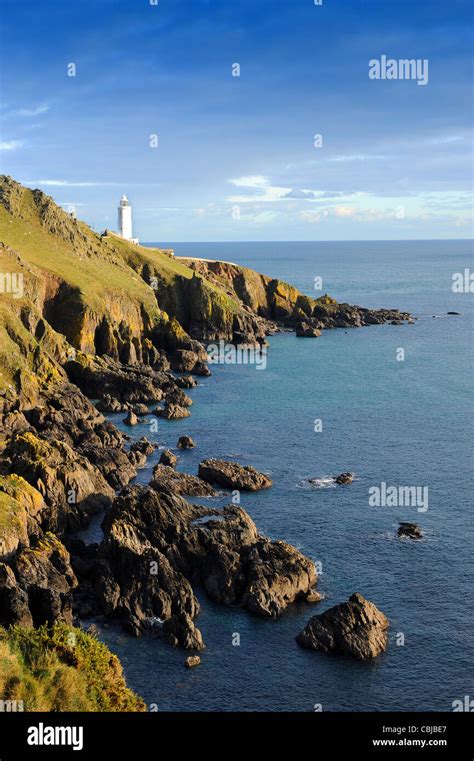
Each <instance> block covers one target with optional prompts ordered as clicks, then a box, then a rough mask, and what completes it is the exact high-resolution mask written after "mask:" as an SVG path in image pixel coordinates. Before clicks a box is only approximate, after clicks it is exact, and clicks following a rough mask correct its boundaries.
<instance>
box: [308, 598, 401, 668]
mask: <svg viewBox="0 0 474 761" xmlns="http://www.w3.org/2000/svg"><path fill="white" fill-rule="evenodd" d="M388 627H389V622H388V619H387V617H386V616H385V615H384V614H383V613H382V612H381V611H380V610H379V609H378V608H377V607H376V606H375V605H374V603H372V602H369V601H368V600H366V599H365V598H364V597H362V595H361V594H358V593H357V592H356V593H355V594H353V595H351V597H350V598H349V600H348V602H343V603H340V604H339V605H335V606H334V607H333V608H330V609H329V610H326V611H325V612H324V613H321V614H320V615H316V616H313V618H311V619H310V620H309V621H308V623H307V624H306V626H305V628H304V629H303V631H302V632H300V633H299V634H298V636H297V637H296V641H297V642H298V644H299V645H301V646H302V647H305V648H309V649H310V650H319V651H321V652H325V653H328V652H334V653H339V654H341V655H349V656H352V657H353V658H357V659H359V660H362V661H366V660H370V659H372V658H375V657H376V656H377V655H380V653H382V652H384V650H385V649H386V647H387V641H388V637H387V629H388Z"/></svg>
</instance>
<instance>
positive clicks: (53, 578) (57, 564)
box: [0, 533, 77, 626]
mask: <svg viewBox="0 0 474 761" xmlns="http://www.w3.org/2000/svg"><path fill="white" fill-rule="evenodd" d="M10 568H11V570H12V572H13V574H14V577H15V580H16V585H17V586H18V587H19V589H21V590H22V591H23V592H24V593H26V600H27V601H28V602H27V608H28V610H29V613H30V617H31V622H32V623H33V625H34V626H41V625H42V624H47V625H48V626H52V625H53V624H54V623H55V622H57V621H64V622H65V623H67V624H72V620H73V614H72V590H73V589H74V587H76V586H77V579H76V576H75V574H74V571H73V570H72V568H71V565H70V557H69V553H68V551H67V550H66V548H65V547H64V545H63V544H62V543H61V542H60V541H59V539H58V538H57V537H56V536H54V534H50V533H47V534H46V535H45V536H43V537H41V538H40V539H38V540H37V541H36V542H35V543H34V544H32V545H31V546H30V547H26V548H24V549H23V550H21V551H20V552H19V553H18V554H17V555H16V556H15V557H14V558H13V559H12V560H11V561H10ZM11 581H12V577H11V575H9V578H7V579H6V584H5V586H6V588H7V589H8V587H9V586H10V584H11ZM0 600H1V601H2V605H1V606H0V607H1V609H2V616H3V620H2V621H1V623H8V624H10V623H20V622H23V623H24V619H25V617H26V611H25V610H21V612H20V620H19V621H15V620H14V619H15V616H18V615H19V614H18V610H17V609H15V607H14V606H12V605H11V600H10V607H8V606H7V605H6V599H5V595H3V600H2V591H1V587H0ZM14 602H15V603H16V602H17V599H15V600H14Z"/></svg>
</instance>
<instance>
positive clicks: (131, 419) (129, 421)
mask: <svg viewBox="0 0 474 761" xmlns="http://www.w3.org/2000/svg"><path fill="white" fill-rule="evenodd" d="M123 422H124V423H125V425H137V424H138V418H137V416H136V415H135V413H134V412H132V410H130V412H129V413H128V415H127V417H126V418H124V421H123Z"/></svg>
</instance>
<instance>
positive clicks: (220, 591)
mask: <svg viewBox="0 0 474 761" xmlns="http://www.w3.org/2000/svg"><path fill="white" fill-rule="evenodd" d="M407 318H408V315H404V314H401V313H399V312H396V311H386V310H380V311H375V312H374V311H370V310H365V309H363V308H360V307H352V306H349V305H347V304H337V303H336V302H335V301H334V300H333V299H331V298H330V297H328V296H325V297H323V298H321V299H317V300H313V299H311V298H309V297H308V296H304V295H302V294H300V293H299V292H298V291H297V290H296V289H295V288H293V287H292V286H290V285H287V284H285V283H282V282H280V281H278V280H274V279H271V278H269V277H266V276H264V275H260V274H258V273H256V272H253V271H251V270H248V269H246V268H243V267H238V266H236V265H231V264H227V263H224V262H204V261H199V260H198V261H195V260H189V261H187V260H179V259H176V258H174V257H172V256H170V255H169V252H165V251H162V250H159V249H151V248H145V247H141V246H137V245H133V244H129V243H127V242H126V241H125V240H123V239H121V238H119V237H118V236H116V235H114V234H113V233H107V232H106V233H104V234H103V235H98V234H97V233H95V232H94V231H93V230H91V229H90V228H89V227H88V226H87V225H86V224H84V223H83V222H81V221H78V220H76V219H73V218H72V217H71V216H70V215H68V214H67V213H66V212H64V211H63V210H62V209H61V208H60V207H59V206H57V205H56V204H55V203H54V201H53V200H52V199H51V198H50V197H48V196H46V195H45V194H44V193H42V192H41V191H39V190H29V189H27V188H25V187H23V186H22V185H20V184H19V183H17V182H15V181H14V180H12V179H11V178H10V177H0V625H3V626H6V627H14V626H23V627H34V628H37V627H42V626H46V627H52V626H54V625H55V624H58V623H60V624H61V625H64V626H71V624H73V623H74V622H78V621H79V619H80V618H81V617H84V616H91V615H103V616H109V617H113V618H118V619H119V620H121V621H122V622H123V624H124V626H125V627H126V628H127V629H128V630H129V631H131V632H132V633H134V634H136V635H138V634H141V633H142V632H143V631H147V630H149V629H150V627H151V628H153V626H154V624H156V621H158V620H159V621H160V622H161V624H160V632H159V633H160V634H162V635H163V636H165V637H166V639H167V640H168V641H169V642H170V643H172V644H173V645H178V646H182V647H188V648H195V649H202V648H203V647H204V642H203V639H202V636H201V633H200V632H199V630H198V628H197V626H196V623H195V619H196V617H197V615H198V612H199V603H198V600H197V598H196V596H195V594H194V587H195V585H196V583H200V584H201V585H202V587H203V589H204V590H205V593H206V594H207V595H208V596H209V597H210V598H212V599H213V600H215V601H216V602H218V603H221V604H224V605H241V606H243V607H244V608H246V609H247V610H249V611H251V612H252V613H257V614H259V615H263V616H272V617H274V616H277V615H279V614H280V613H281V612H282V611H283V610H284V608H285V607H286V606H287V605H290V604H291V603H292V602H293V601H294V600H297V599H306V600H308V601H315V600H316V599H317V594H316V593H315V592H314V586H315V584H316V582H317V579H316V573H315V569H314V564H313V563H312V562H311V561H310V560H309V559H308V558H305V557H304V556H303V555H302V554H301V553H299V552H298V551H297V550H296V549H295V548H293V547H291V546H290V545H288V544H286V543H285V542H282V541H276V542H274V541H270V540H269V539H267V538H265V537H262V536H261V535H260V534H259V533H258V530H257V528H256V527H255V525H254V524H253V522H252V520H251V519H250V517H249V516H248V514H247V513H246V512H245V510H244V509H243V508H241V507H238V508H237V507H235V506H230V507H228V508H226V509H225V510H223V511H220V512H219V511H217V513H216V511H215V510H212V509H205V508H202V507H197V506H195V505H192V504H191V503H190V502H188V501H187V500H186V499H184V497H183V495H184V496H189V495H192V494H195V495H197V494H210V493H213V490H212V487H211V486H210V485H209V483H207V482H206V479H207V480H211V481H214V482H218V483H220V484H221V485H222V483H224V486H226V485H227V482H228V480H229V478H230V482H229V483H231V482H232V479H233V478H234V477H235V474H236V472H238V475H239V474H241V473H242V471H243V470H244V471H245V473H244V476H245V478H246V479H248V478H250V476H251V477H252V484H254V482H255V483H256V484H257V486H256V488H262V485H263V486H265V487H269V486H271V482H270V481H269V479H268V478H266V477H265V476H264V475H263V474H258V473H257V472H256V471H254V470H253V469H249V468H247V469H242V468H241V469H240V470H239V469H238V468H237V470H236V467H234V465H229V464H228V463H217V464H218V465H219V468H217V465H216V461H214V460H212V459H211V460H207V465H206V463H203V464H202V472H200V473H199V475H198V476H194V477H193V476H190V475H187V474H181V473H178V472H177V471H175V470H174V469H173V467H172V463H171V464H167V463H161V464H160V465H159V466H158V468H156V469H155V473H154V478H153V480H152V482H151V483H150V485H149V486H147V487H138V486H130V482H131V481H132V480H133V479H134V478H135V476H136V474H137V468H139V467H142V466H143V465H144V464H145V463H146V460H147V457H148V456H149V455H150V453H152V452H153V449H154V447H153V445H152V444H150V443H149V442H148V441H146V440H142V441H137V442H134V443H133V444H132V445H129V444H128V442H127V439H126V437H125V436H124V435H123V434H122V433H121V432H120V431H119V430H118V429H117V428H116V427H115V426H114V425H112V424H111V423H110V422H108V421H107V419H106V418H105V417H104V413H107V412H109V411H113V412H117V411H122V412H124V413H127V421H128V422H129V424H130V425H133V423H134V422H136V420H137V416H140V415H144V414H147V413H149V412H150V410H151V406H152V404H153V403H155V404H156V403H158V404H160V405H162V406H160V407H159V408H157V409H156V410H154V411H153V414H155V415H159V416H164V417H168V418H170V419H173V418H177V417H184V416H185V415H188V414H189V406H190V404H191V400H190V399H189V397H188V396H187V394H186V393H185V389H187V388H189V387H192V386H193V385H195V380H194V379H193V377H192V375H202V376H205V375H208V374H209V371H208V369H207V366H206V359H207V353H206V349H205V346H204V345H203V342H205V341H210V340H216V339H224V340H228V341H232V342H235V343H245V344H248V343H250V344H262V343H264V341H265V336H266V335H267V334H269V333H271V332H274V331H276V330H278V328H279V327H281V326H286V327H291V328H293V329H295V330H296V332H297V334H298V335H317V334H318V333H319V331H320V330H321V329H322V328H332V327H349V326H362V325H368V324H373V323H380V322H385V321H387V320H389V321H391V322H395V323H400V322H402V321H403V320H404V319H407ZM175 371H177V372H178V373H179V374H178V375H176V374H175ZM184 372H186V373H190V374H188V375H183V374H182V373H184ZM91 399H95V400H98V402H96V404H92V402H91V401H90V400H91ZM212 454H213V453H212V452H209V453H207V456H208V457H212ZM209 463H211V465H212V472H211V473H210V474H209V467H210V466H209ZM216 468H217V469H216ZM216 474H217V475H216ZM219 474H220V475H219ZM229 474H230V475H229ZM211 476H212V478H211ZM217 476H219V477H217ZM224 476H225V478H226V479H227V481H225V482H223V480H222V479H223V478H224ZM231 477H232V478H231ZM255 479H256V480H255ZM239 483H240V482H239ZM245 483H247V482H246V481H245ZM244 488H245V486H244ZM249 488H250V487H249ZM98 512H101V513H103V514H104V515H105V517H104V521H103V529H104V539H103V541H102V542H101V544H99V545H97V544H96V545H88V546H86V545H84V544H83V542H81V541H79V540H78V539H76V538H74V533H75V532H76V531H77V530H78V529H79V528H81V527H85V526H87V525H88V524H89V522H90V520H91V517H92V516H93V515H94V514H97V513H98ZM151 569H153V570H151Z"/></svg>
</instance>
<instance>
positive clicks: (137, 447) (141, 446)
mask: <svg viewBox="0 0 474 761" xmlns="http://www.w3.org/2000/svg"><path fill="white" fill-rule="evenodd" d="M130 450H131V451H132V452H141V453H142V454H144V455H146V456H147V457H149V456H150V455H152V454H153V452H154V451H155V447H154V445H153V444H152V443H151V442H150V441H148V439H147V438H146V436H142V438H141V439H139V440H138V441H134V442H133V444H131V446H130Z"/></svg>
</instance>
